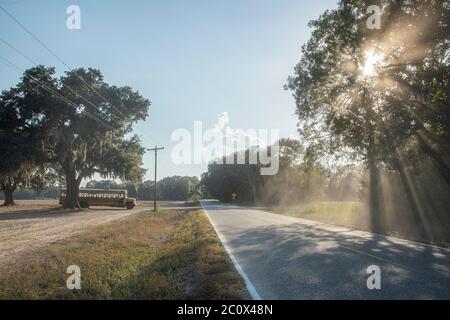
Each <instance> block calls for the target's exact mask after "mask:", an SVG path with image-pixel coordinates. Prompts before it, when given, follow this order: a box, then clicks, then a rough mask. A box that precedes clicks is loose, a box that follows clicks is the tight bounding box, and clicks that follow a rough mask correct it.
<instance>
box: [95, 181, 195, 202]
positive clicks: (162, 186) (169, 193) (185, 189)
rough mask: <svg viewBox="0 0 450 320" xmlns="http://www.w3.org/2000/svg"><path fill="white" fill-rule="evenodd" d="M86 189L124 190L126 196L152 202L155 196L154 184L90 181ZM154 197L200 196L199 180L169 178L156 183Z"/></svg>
mask: <svg viewBox="0 0 450 320" xmlns="http://www.w3.org/2000/svg"><path fill="white" fill-rule="evenodd" d="M86 188H88V189H126V190H127V191H128V196H130V197H134V198H137V199H138V200H153V199H154V194H155V182H154V181H152V180H146V181H144V182H141V183H138V184H137V185H136V184H133V183H120V182H117V181H114V180H99V181H97V180H91V181H89V182H87V184H86ZM156 192H157V193H156V195H157V199H158V200H183V201H185V200H188V199H190V198H191V197H194V196H195V195H198V196H200V194H201V193H200V190H199V179H198V178H197V177H188V176H183V177H182V176H170V177H165V178H163V179H161V180H159V181H158V182H157V183H156Z"/></svg>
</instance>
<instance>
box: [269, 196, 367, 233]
mask: <svg viewBox="0 0 450 320" xmlns="http://www.w3.org/2000/svg"><path fill="white" fill-rule="evenodd" d="M361 207H362V204H361V203H359V202H351V201H324V202H314V203H310V204H306V205H304V206H300V207H292V208H277V207H274V208H270V211H272V212H275V213H279V214H283V215H287V216H291V217H297V218H304V219H310V220H315V221H319V222H324V223H329V224H336V225H341V226H346V227H353V228H355V227H358V224H359V223H358V220H360V210H361Z"/></svg>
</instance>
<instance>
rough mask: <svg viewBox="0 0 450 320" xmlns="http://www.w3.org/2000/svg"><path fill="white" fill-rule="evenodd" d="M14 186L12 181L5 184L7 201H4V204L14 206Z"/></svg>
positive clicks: (4, 190)
mask: <svg viewBox="0 0 450 320" xmlns="http://www.w3.org/2000/svg"><path fill="white" fill-rule="evenodd" d="M14 189H15V188H14V187H13V185H12V184H11V183H7V184H4V185H3V193H4V194H5V201H4V202H3V206H4V207H7V206H13V205H15V204H16V203H15V202H14V197H13V194H14Z"/></svg>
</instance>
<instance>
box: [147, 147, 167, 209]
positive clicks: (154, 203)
mask: <svg viewBox="0 0 450 320" xmlns="http://www.w3.org/2000/svg"><path fill="white" fill-rule="evenodd" d="M163 149H164V147H160V148H158V147H157V146H155V147H154V148H152V149H147V151H155V195H154V199H153V210H154V211H155V212H156V197H157V193H156V169H157V166H158V150H163Z"/></svg>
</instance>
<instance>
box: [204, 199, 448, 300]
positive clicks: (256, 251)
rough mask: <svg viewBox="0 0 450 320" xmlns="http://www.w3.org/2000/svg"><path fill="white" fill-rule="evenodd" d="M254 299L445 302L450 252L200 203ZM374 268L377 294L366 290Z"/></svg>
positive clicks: (245, 210) (241, 208)
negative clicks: (440, 300)
mask: <svg viewBox="0 0 450 320" xmlns="http://www.w3.org/2000/svg"><path fill="white" fill-rule="evenodd" d="M202 206H203V208H204V209H205V211H206V212H207V214H208V216H209V218H210V220H211V222H212V224H213V226H214V228H215V229H216V232H217V233H218V234H219V237H220V238H221V240H222V242H223V243H224V245H225V247H226V249H227V251H228V253H229V254H230V256H231V258H232V260H233V262H234V263H235V266H236V268H237V270H238V271H239V272H240V273H241V275H242V276H243V277H244V280H246V284H247V288H248V289H249V291H250V294H251V295H252V297H253V298H255V299H258V298H261V299H450V250H448V249H444V248H439V247H433V246H429V245H423V244H419V243H415V242H410V241H406V240H401V239H397V238H392V237H385V236H380V235H376V234H373V233H369V232H363V231H357V230H352V229H348V228H343V227H337V226H331V225H327V224H323V223H318V222H313V221H309V220H304V219H299V218H292V217H287V216H282V215H278V214H273V213H268V212H264V211H261V210H253V209H250V208H245V207H239V206H233V205H224V204H220V203H218V202H216V201H202ZM371 265H377V266H378V267H379V268H380V273H381V275H380V277H381V278H380V283H381V289H379V290H377V289H373V290H369V289H368V288H367V279H368V278H369V276H370V275H371V274H368V272H367V268H368V267H369V266H371Z"/></svg>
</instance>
